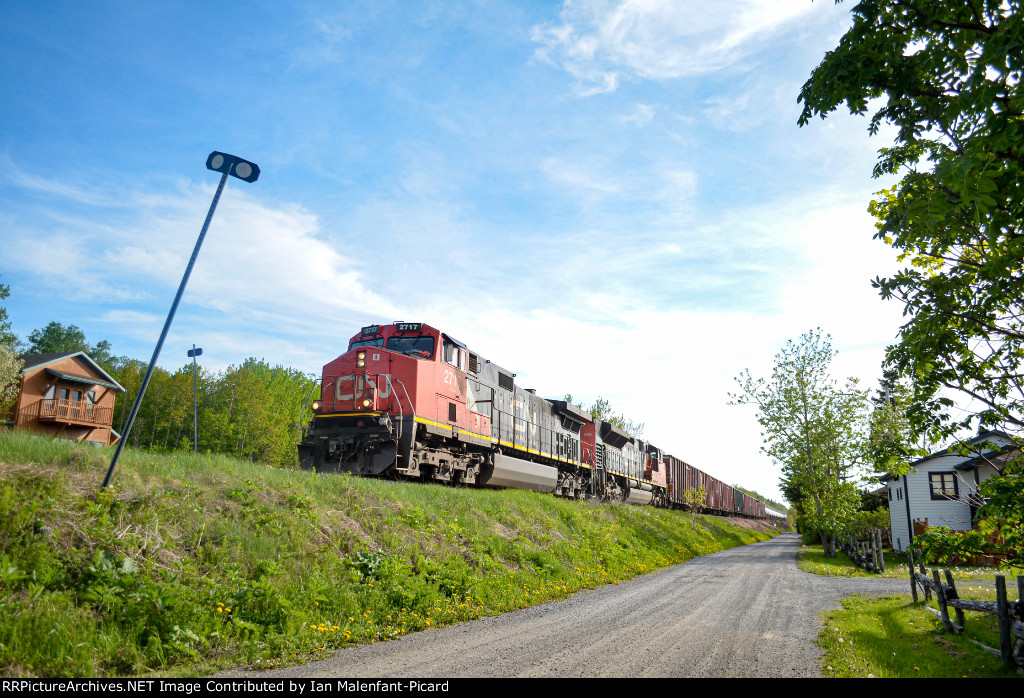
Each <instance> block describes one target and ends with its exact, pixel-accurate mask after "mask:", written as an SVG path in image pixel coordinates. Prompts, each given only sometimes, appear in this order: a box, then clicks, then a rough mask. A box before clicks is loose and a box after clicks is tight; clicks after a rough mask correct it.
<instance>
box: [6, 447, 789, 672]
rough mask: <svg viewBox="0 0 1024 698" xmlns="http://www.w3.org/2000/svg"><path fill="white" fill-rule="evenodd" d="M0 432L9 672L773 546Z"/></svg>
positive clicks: (550, 504) (440, 492)
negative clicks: (113, 461) (106, 480)
mask: <svg viewBox="0 0 1024 698" xmlns="http://www.w3.org/2000/svg"><path fill="white" fill-rule="evenodd" d="M109 458H110V452H109V451H106V450H98V449H95V448H91V447H79V446H76V445H74V444H71V443H68V442H63V441H50V440H48V439H43V438H38V437H32V436H29V435H26V434H22V433H14V432H10V431H6V430H5V431H3V432H0V513H2V515H0V556H2V557H0V675H5V676H116V675H139V674H146V673H150V672H159V673H162V674H171V675H194V674H198V673H203V672H209V671H212V670H214V669H217V668H221V667H228V666H240V665H249V666H253V667H269V666H278V665H281V664H285V663H296V662H300V661H305V660H308V659H311V658H314V657H316V656H318V654H319V653H322V652H324V651H326V650H328V649H333V648H339V647H343V646H346V645H351V644H355V643H361V642H373V641H377V640H382V639H389V638H394V637H398V636H400V635H402V634H403V633H408V632H412V631H416V630H423V629H428V628H432V627H439V626H444V625H449V624H452V623H458V622H461V621H465V620H470V619H473V618H478V617H481V616H486V615H494V614H499V613H504V612H507V611H511V610H514V609H518V608H523V607H526V606H530V605H534V604H537V603H541V602H544V601H550V600H554V599H561V598H565V597H567V596H569V595H571V594H573V593H574V592H576V591H579V590H581V589H588V588H594V587H597V586H600V585H602V584H607V583H611V582H617V581H621V580H624V579H628V578H630V577H633V576H635V575H638V574H643V573H646V572H650V571H652V570H654V569H657V568H660V567H664V566H667V565H672V564H676V563H679V562H684V561H686V560H689V559H691V558H693V557H695V556H699V555H705V554H708V553H711V552H715V551H718V550H722V549H725V548H728V547H733V546H736V545H743V544H746V543H750V542H754V541H757V540H764V539H766V538H768V537H769V536H768V534H765V533H758V532H756V531H753V530H750V529H748V528H742V527H736V526H733V525H730V524H729V523H728V522H726V521H725V520H722V519H716V518H714V517H698V519H697V521H698V523H697V528H696V530H692V529H691V524H690V520H689V518H688V516H687V515H685V514H682V513H680V512H672V511H664V510H657V509H654V508H651V507H629V506H622V505H619V506H615V505H593V504H587V503H581V502H570V501H565V500H559V499H556V498H554V497H552V496H550V495H542V494H538V493H534V492H527V491H518V490H507V491H490V490H471V489H456V488H449V487H441V486H433V485H423V484H419V483H399V482H389V481H382V480H367V479H361V478H350V477H344V476H334V475H323V476H317V475H315V474H311V473H306V472H302V471H296V470H283V469H276V468H271V467H268V466H265V465H261V464H254V463H250V462H248V461H242V460H237V459H231V458H225V457H218V456H198V457H196V456H193V455H192V454H173V455H155V454H150V453H145V452H133V451H131V450H127V449H126V451H125V452H124V454H123V455H122V458H121V460H120V462H119V464H118V471H117V472H116V473H115V476H114V480H113V482H114V485H115V486H116V487H115V488H114V489H113V490H111V491H108V492H106V493H102V494H100V493H98V492H97V491H96V488H97V487H98V486H99V483H100V482H101V481H102V478H103V474H104V472H105V470H106V467H107V465H108V463H109Z"/></svg>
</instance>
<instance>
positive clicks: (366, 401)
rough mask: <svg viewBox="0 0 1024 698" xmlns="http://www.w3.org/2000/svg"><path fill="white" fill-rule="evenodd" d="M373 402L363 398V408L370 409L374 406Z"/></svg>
mask: <svg viewBox="0 0 1024 698" xmlns="http://www.w3.org/2000/svg"><path fill="white" fill-rule="evenodd" d="M372 402H373V401H372V400H371V399H370V398H368V397H364V398H363V407H369V406H370V405H371V404H372Z"/></svg>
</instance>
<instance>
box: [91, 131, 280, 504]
mask: <svg viewBox="0 0 1024 698" xmlns="http://www.w3.org/2000/svg"><path fill="white" fill-rule="evenodd" d="M206 169H208V170H213V171H214V172H220V173H221V177H220V184H218V185H217V193H215V194H214V195H213V203H211V204H210V212H209V213H207V214H206V222H205V223H203V229H202V231H200V233H199V239H198V240H196V247H195V249H194V250H192V258H191V259H190V260H189V261H188V266H187V267H185V275H184V276H182V277H181V285H180V286H178V293H177V294H176V295H175V296H174V302H173V303H171V310H170V312H169V313H167V320H166V321H165V322H164V329H163V330H162V331H161V332H160V339H158V340H157V342H156V349H154V350H153V358H152V359H150V361H149V367H148V368H146V375H145V377H144V378H143V379H142V385H140V386H139V392H138V394H136V396H135V403H134V404H133V405H132V409H131V412H129V413H128V420H127V421H126V422H125V425H124V433H123V434H121V439H120V440H119V441H118V442H117V450H115V451H114V457H113V458H111V459H110V467H109V468H107V475H106V477H104V478H103V486H102V487H101V488H100V489H103V490H105V489H107V487H109V486H110V480H111V479H112V478H113V477H114V468H116V467H117V461H118V459H119V458H120V457H121V450H122V449H123V448H124V445H125V443H127V441H128V434H129V433H131V430H132V423H133V422H134V421H135V415H136V414H138V412H139V407H141V406H142V398H143V397H144V396H145V395H146V388H148V387H149V380H150V378H152V377H153V368H154V367H155V366H156V360H157V359H158V358H159V357H160V350H161V349H162V348H163V346H164V340H165V339H167V332H168V330H170V329H171V322H172V321H173V320H174V313H176V312H177V310H178V303H180V302H181V296H182V294H184V293H185V285H186V284H187V283H188V277H189V276H191V274H192V267H193V266H195V263H196V257H198V256H199V248H200V247H202V246H203V240H204V239H205V238H206V231H207V230H208V229H209V227H210V221H211V220H213V212H214V211H216V210H217V202H218V201H220V195H221V192H223V191H224V185H225V184H227V182H228V175H231V176H232V177H236V178H238V179H240V180H242V181H243V182H255V181H256V180H257V179H259V176H260V168H259V165H257V164H256V163H254V162H249V161H248V160H243V159H242V158H239V157H235V156H234V155H228V154H227V153H221V152H218V151H214V152H212V153H210V156H209V157H207V158H206Z"/></svg>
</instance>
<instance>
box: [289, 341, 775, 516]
mask: <svg viewBox="0 0 1024 698" xmlns="http://www.w3.org/2000/svg"><path fill="white" fill-rule="evenodd" d="M312 407H313V412H314V415H313V419H312V421H311V422H310V424H309V426H308V427H306V428H305V430H304V434H303V437H302V440H301V442H300V443H299V462H300V465H301V466H302V467H303V468H305V469H315V470H317V471H318V472H344V473H352V474H354V475H371V476H372V475H387V474H398V475H403V476H406V477H410V478H419V479H423V480H436V481H441V482H447V483H464V484H475V485H487V486H492V487H518V488H529V489H534V490H539V491H543V492H551V493H553V494H556V495H559V496H563V497H569V498H589V497H594V498H598V499H602V500H618V501H624V502H629V503H633V504H654V505H657V506H680V505H682V504H683V499H682V492H683V491H684V490H686V489H688V488H690V487H700V486H704V487H705V492H706V499H705V504H706V506H705V507H704V508H705V509H706V510H707V511H709V512H715V513H721V514H741V515H746V516H753V517H758V518H762V517H764V516H765V509H764V502H761V501H759V500H757V499H755V498H753V497H750V496H749V495H746V494H744V493H742V492H740V491H739V490H735V489H734V488H732V487H730V486H729V485H726V484H724V483H722V482H720V481H718V480H715V479H714V478H711V477H710V476H708V475H706V474H704V473H703V472H701V471H699V470H697V469H696V468H693V467H692V466H690V465H687V464H686V463H684V462H683V461H680V460H679V459H677V458H674V457H672V456H669V455H666V454H664V453H663V452H662V451H661V450H660V449H658V448H657V447H655V446H653V445H652V444H650V443H647V442H645V441H642V440H640V439H637V438H634V437H631V436H630V435H629V434H628V433H626V432H625V431H623V430H622V429H619V428H618V427H616V426H614V425H613V424H610V423H609V422H603V421H601V420H597V419H593V418H592V417H591V416H590V414H589V413H587V412H586V411H584V410H582V409H580V408H579V407H577V406H575V405H573V404H571V403H568V402H566V401H564V400H546V399H544V398H541V397H538V396H537V395H536V392H535V391H534V390H530V389H523V388H521V387H520V386H518V385H516V382H515V374H514V373H512V372H511V371H508V370H506V369H503V368H501V367H500V366H498V365H497V364H494V363H492V362H491V361H490V360H488V359H485V358H484V357H482V356H480V355H479V354H477V353H475V352H473V351H470V350H469V348H467V347H466V345H465V344H463V343H462V342H460V341H458V340H456V339H455V338H453V337H451V336H450V335H448V334H445V333H444V332H441V331H439V330H437V329H434V328H433V327H430V326H429V325H425V324H423V323H418V322H414V323H407V322H396V323H393V324H390V325H370V326H369V327H364V328H362V330H361V331H360V332H359V334H357V335H356V336H354V337H353V338H352V339H351V340H350V341H349V346H348V351H347V352H345V353H344V354H342V355H341V356H339V357H338V358H337V359H335V360H334V361H331V362H330V363H328V364H327V365H326V366H324V369H323V376H322V379H321V385H320V399H319V400H317V401H315V402H314V403H313V405H312Z"/></svg>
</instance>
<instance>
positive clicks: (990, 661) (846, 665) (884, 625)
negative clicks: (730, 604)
mask: <svg viewBox="0 0 1024 698" xmlns="http://www.w3.org/2000/svg"><path fill="white" fill-rule="evenodd" d="M897 557H899V559H901V560H902V567H901V568H898V567H896V566H895V565H894V567H893V569H891V570H890V569H888V565H889V560H890V555H889V554H887V555H886V565H887V570H886V573H885V576H886V577H899V578H905V579H907V594H905V595H899V596H890V597H885V598H880V599H869V598H864V597H861V596H853V597H850V598H847V599H844V600H843V601H842V608H841V609H839V610H836V611H829V612H827V613H826V614H824V623H825V625H824V629H823V630H822V632H821V635H820V636H819V637H818V644H819V645H820V646H821V648H822V650H823V651H824V657H823V658H822V663H821V669H822V672H823V673H824V674H825V675H826V676H831V677H842V678H849V677H862V678H863V677H875V678H881V677H885V678H905V677H915V676H916V677H921V676H926V677H935V678H946V677H949V678H954V677H1014V676H1017V674H1016V673H1015V672H1013V671H1010V670H1007V669H1005V668H1004V667H1003V665H1002V662H1001V661H1000V659H999V657H997V656H993V655H992V654H990V653H988V652H986V651H985V650H984V649H982V648H981V647H980V646H979V643H980V644H983V645H985V646H987V647H991V648H998V647H999V636H998V629H997V627H996V620H995V616H993V615H991V614H985V613H974V612H971V611H965V616H966V618H965V630H964V633H963V634H961V635H955V634H953V633H947V632H945V631H944V630H943V628H942V623H941V622H940V621H939V619H938V617H937V616H935V615H934V614H933V613H931V612H930V611H928V610H926V609H925V608H924V607H923V606H922V604H920V603H917V604H915V603H913V601H912V598H911V595H910V579H909V570H908V569H907V566H906V556H896V555H893V556H892V558H893V559H896V558H897ZM798 564H799V566H800V568H801V569H803V570H804V571H807V572H812V573H815V574H823V575H829V576H877V575H874V574H873V573H871V572H866V571H864V570H861V569H859V568H857V567H856V566H855V565H853V563H852V562H851V561H850V559H849V558H848V557H846V556H845V555H844V554H843V553H838V554H837V557H836V558H834V559H828V558H825V557H824V553H823V551H822V548H821V546H820V545H819V546H802V547H801V550H800V554H799V556H798ZM929 569H930V568H929ZM951 571H952V573H953V578H954V580H955V581H956V586H957V591H958V592H959V594H960V597H961V598H964V599H978V600H994V599H995V587H994V582H995V576H996V574H1004V575H1005V576H1006V577H1007V585H1008V587H1009V590H1008V592H1009V596H1010V599H1011V600H1013V599H1015V598H1016V595H1015V592H1014V591H1013V589H1015V588H1016V582H1015V580H1016V576H1015V575H1016V574H1024V571H1022V570H994V569H992V568H986V567H969V568H966V567H963V568H951ZM943 581H945V580H944V578H943ZM923 598H924V597H923V595H921V599H922V600H923ZM929 605H930V606H931V608H937V606H936V603H935V600H934V596H933V597H932V601H931V602H930V603H929ZM950 611H951V614H952V609H950ZM954 618H955V616H954Z"/></svg>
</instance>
